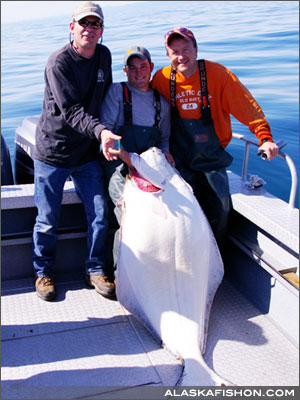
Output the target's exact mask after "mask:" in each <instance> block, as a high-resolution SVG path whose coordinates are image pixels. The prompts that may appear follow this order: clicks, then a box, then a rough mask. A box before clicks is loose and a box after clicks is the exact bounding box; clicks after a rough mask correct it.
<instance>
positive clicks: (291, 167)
mask: <svg viewBox="0 0 300 400" xmlns="http://www.w3.org/2000/svg"><path fill="white" fill-rule="evenodd" d="M232 137H233V138H234V139H239V140H243V141H244V142H245V151H244V158H243V168H242V179H243V180H244V181H246V179H247V173H248V162H249V152H250V145H254V146H256V147H259V143H258V141H257V140H256V139H254V138H252V137H249V136H246V135H242V134H239V133H232ZM278 156H279V157H280V158H282V159H283V160H284V161H285V162H286V163H287V165H288V167H289V170H290V174H291V179H292V182H291V189H290V197H289V207H290V208H295V201H296V193H297V186H298V175H297V171H296V167H295V164H294V162H293V160H292V159H291V157H290V156H289V155H288V154H286V153H284V152H283V151H279V154H278Z"/></svg>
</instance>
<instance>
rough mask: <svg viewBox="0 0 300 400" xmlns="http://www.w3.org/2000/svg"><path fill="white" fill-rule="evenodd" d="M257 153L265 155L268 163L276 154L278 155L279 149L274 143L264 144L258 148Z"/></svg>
mask: <svg viewBox="0 0 300 400" xmlns="http://www.w3.org/2000/svg"><path fill="white" fill-rule="evenodd" d="M258 151H259V152H262V153H265V154H266V156H267V159H268V160H269V161H271V160H272V158H274V157H276V156H277V154H278V153H279V148H278V146H277V144H276V143H273V142H265V143H263V144H262V145H261V146H260V147H259V149H258Z"/></svg>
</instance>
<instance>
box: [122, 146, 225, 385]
mask: <svg viewBox="0 0 300 400" xmlns="http://www.w3.org/2000/svg"><path fill="white" fill-rule="evenodd" d="M131 161H132V163H133V164H134V166H135V168H136V170H137V171H138V173H139V174H140V175H141V176H142V177H144V178H145V179H147V180H148V181H150V182H151V183H152V184H154V185H155V186H157V187H158V188H159V190H158V191H157V192H146V191H143V190H141V189H140V188H139V187H138V185H137V184H136V181H135V180H134V179H127V181H126V184H125V188H124V194H123V211H122V221H121V232H120V247H119V259H118V267H117V297H118V300H119V302H120V303H121V304H123V305H124V307H125V308H127V309H128V310H129V311H130V312H132V313H133V314H134V315H136V316H137V317H138V318H139V319H140V320H141V321H142V322H143V323H144V324H145V325H147V326H148V328H149V329H151V330H152V331H153V332H154V333H155V334H156V336H158V337H159V338H160V339H161V340H162V342H163V344H164V345H165V346H166V347H167V348H168V349H169V350H171V351H172V352H173V353H175V354H177V355H180V356H181V357H182V359H183V360H184V365H185V368H184V376H183V380H182V382H181V384H182V385H197V386H199V385H202V386H203V385H206V386H212V385H222V384H227V383H228V382H226V381H225V380H224V379H222V378H221V377H219V376H218V375H217V374H216V373H215V372H214V371H212V370H211V369H210V368H209V367H208V366H207V365H206V363H205V362H204V360H203V357H202V354H203V353H204V352H205V345H206V339H207V329H208V320H209V314H210V308H211V304H212V301H213V298H214V295H215V292H216V290H217V288H218V286H219V284H220V282H221V280H222V278H223V273H224V271H223V263H222V259H221V257H220V254H219V250H218V247H217V245H216V241H215V239H214V236H213V233H212V231H211V228H210V225H209V223H208V221H207V219H206V217H205V215H204V213H203V211H202V209H201V207H200V206H199V204H198V202H197V200H196V198H195V197H194V195H193V192H192V190H191V188H190V186H189V185H188V184H187V183H186V182H185V181H184V180H183V179H182V178H181V177H180V175H179V174H178V172H177V171H176V169H174V168H173V167H172V166H171V165H170V164H169V163H168V162H167V160H166V158H165V156H164V155H163V153H162V152H161V151H160V150H159V149H157V148H151V149H149V150H147V151H146V152H145V153H143V154H142V155H141V156H138V155H137V154H131Z"/></svg>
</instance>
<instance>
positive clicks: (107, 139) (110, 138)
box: [100, 129, 122, 161]
mask: <svg viewBox="0 0 300 400" xmlns="http://www.w3.org/2000/svg"><path fill="white" fill-rule="evenodd" d="M100 136H101V144H102V152H103V154H104V157H105V158H106V159H107V160H108V161H112V160H117V159H118V157H117V156H116V155H115V154H113V153H112V152H110V150H111V149H113V148H114V140H120V139H122V136H118V135H115V134H114V133H112V132H111V131H110V130H108V129H103V130H102V131H101V134H100Z"/></svg>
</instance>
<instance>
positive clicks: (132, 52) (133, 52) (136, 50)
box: [124, 46, 151, 65]
mask: <svg viewBox="0 0 300 400" xmlns="http://www.w3.org/2000/svg"><path fill="white" fill-rule="evenodd" d="M133 56H136V57H140V58H141V59H142V60H149V63H150V64H151V56H150V53H149V51H148V50H147V49H145V48H144V47H142V46H132V47H130V49H128V50H127V51H126V53H125V55H124V65H127V63H128V60H129V58H130V57H133Z"/></svg>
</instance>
